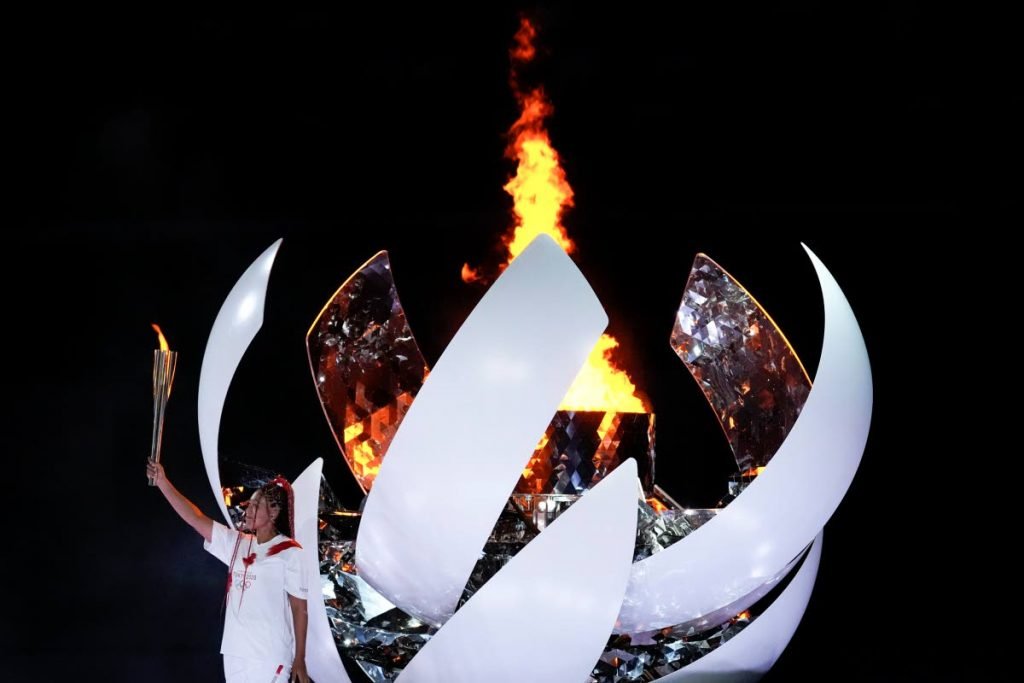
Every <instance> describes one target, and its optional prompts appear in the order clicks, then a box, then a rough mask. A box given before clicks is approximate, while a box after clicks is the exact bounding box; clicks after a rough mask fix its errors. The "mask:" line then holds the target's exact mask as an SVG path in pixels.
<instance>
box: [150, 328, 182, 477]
mask: <svg viewBox="0 0 1024 683" xmlns="http://www.w3.org/2000/svg"><path fill="white" fill-rule="evenodd" d="M153 329H154V330H156V333H157V335H158V336H159V338H160V348H159V349H155V350H154V351H153V445H152V447H151V448H150V451H149V459H150V460H152V461H153V462H160V444H161V443H162V442H163V439H164V411H165V410H166V409H167V401H168V399H170V398H171V385H172V384H174V369H175V367H176V366H177V364H178V352H177V351H171V350H170V348H169V347H168V346H167V339H165V338H164V333H163V332H161V331H160V326H159V325H157V324H156V323H154V324H153ZM149 485H150V486H156V482H155V481H154V480H153V479H150V480H149Z"/></svg>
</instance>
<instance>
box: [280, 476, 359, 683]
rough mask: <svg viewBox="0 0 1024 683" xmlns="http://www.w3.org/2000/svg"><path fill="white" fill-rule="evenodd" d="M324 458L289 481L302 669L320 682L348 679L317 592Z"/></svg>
mask: <svg viewBox="0 0 1024 683" xmlns="http://www.w3.org/2000/svg"><path fill="white" fill-rule="evenodd" d="M323 466H324V460H323V458H317V459H316V460H314V461H313V462H311V463H310V464H309V467H307V468H306V469H305V471H304V472H303V473H302V474H300V475H299V477H298V478H297V479H296V480H295V483H294V484H292V490H293V491H294V492H295V529H294V530H293V532H294V534H295V540H296V541H298V542H299V545H301V546H302V551H301V552H302V567H303V569H304V570H305V573H306V581H307V582H308V584H309V599H308V601H307V603H306V610H307V613H308V614H309V619H308V626H307V630H306V670H307V671H308V672H309V676H310V678H312V679H313V680H315V681H319V682H320V683H351V679H350V678H349V677H348V674H347V673H345V667H344V665H343V664H342V663H341V655H339V654H338V648H337V647H336V646H335V644H334V636H333V635H332V634H331V627H330V624H329V623H328V622H327V610H325V609H324V598H323V595H321V594H320V553H319V550H318V542H319V538H320V537H319V533H320V532H319V518H318V516H317V508H318V506H319V504H320V474H321V472H322V471H323Z"/></svg>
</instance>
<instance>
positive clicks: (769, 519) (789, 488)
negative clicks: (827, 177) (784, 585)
mask: <svg viewBox="0 0 1024 683" xmlns="http://www.w3.org/2000/svg"><path fill="white" fill-rule="evenodd" d="M804 248H805V249H807V247H806V246H805V247H804ZM807 253H808V255H809V256H810V258H811V261H812V263H813V264H814V267H815V270H816V271H817V274H818V279H819V281H820V283H821V290H822V295H823V298H824V304H825V331H824V338H823V343H822V352H821V360H820V362H819V364H818V372H817V375H816V377H815V379H814V386H813V388H812V389H811V392H810V395H809V396H808V398H807V403H806V404H805V405H804V408H803V411H802V412H801V413H800V417H799V419H797V421H796V424H795V425H794V426H793V429H792V431H791V432H790V433H789V435H788V436H787V437H786V440H785V441H784V442H783V444H782V446H781V447H780V448H779V451H778V452H777V453H776V454H775V456H774V457H773V458H772V460H771V462H770V463H769V464H768V466H767V467H766V468H765V470H764V472H763V473H762V474H761V475H760V476H758V477H757V479H755V480H754V481H753V482H752V483H751V484H750V486H748V487H747V488H746V490H744V491H743V493H742V494H741V495H740V496H739V497H738V498H737V499H736V500H734V501H733V502H732V503H730V504H729V506H728V507H727V508H725V509H724V510H722V511H721V512H719V513H718V514H717V515H716V516H715V517H714V519H712V520H710V521H709V522H708V523H706V524H704V525H703V526H702V527H700V528H699V529H697V530H696V531H695V532H694V533H692V534H690V535H689V536H687V537H686V538H684V539H683V540H681V541H680V542H678V543H676V544H675V545H673V546H671V547H669V548H667V549H666V550H663V551H662V552H660V553H657V554H655V555H652V556H651V557H649V558H647V559H645V560H643V561H641V562H638V563H636V564H635V565H633V573H632V576H631V577H630V584H629V588H628V589H627V591H626V599H625V601H624V603H623V607H622V612H621V613H620V615H619V620H620V623H619V625H618V629H620V630H621V631H624V632H632V631H646V630H651V629H655V628H661V627H664V626H671V625H673V624H679V623H682V622H686V621H690V620H691V619H697V618H700V617H702V616H703V615H706V614H708V613H710V612H713V611H715V610H717V609H719V608H721V607H722V606H724V605H727V604H729V603H732V602H735V601H736V600H738V599H739V598H741V597H742V596H744V595H746V594H748V593H750V592H751V591H753V590H754V589H756V588H757V587H758V586H759V585H761V584H763V583H764V582H765V581H766V580H767V579H769V578H770V577H772V576H774V575H776V574H777V573H778V572H779V571H780V570H781V569H782V568H783V567H784V566H785V565H786V564H787V563H788V562H790V561H791V560H792V559H793V558H794V557H796V556H797V554H798V553H800V551H801V550H802V549H803V548H804V547H806V545H807V544H808V543H809V542H810V540H811V539H813V538H814V537H815V536H816V535H817V533H818V532H819V531H820V530H821V529H822V527H824V525H825V522H826V521H827V520H828V518H829V517H830V516H831V515H832V513H833V512H834V511H835V509H836V507H837V506H838V505H839V502H840V501H841V500H842V499H843V496H844V495H845V493H846V490H847V489H848V488H849V486H850V482H851V481H852V480H853V476H854V474H855V473H856V471H857V466H858V465H859V464H860V459H861V455H862V454H863V451H864V445H865V442H866V441H867V436H868V427H869V423H870V421H871V403H872V383H871V368H870V365H869V363H868V355H867V350H866V349H865V347H864V339H863V337H862V336H861V332H860V328H859V327H858V326H857V320H856V318H855V317H854V314H853V311H852V310H851V309H850V305H849V303H848V302H847V300H846V297H845V296H844V295H843V292H842V290H841V289H840V288H839V285H838V284H837V283H836V281H835V279H834V278H833V277H832V275H831V273H829V272H828V270H827V269H826V268H825V266H824V265H823V264H822V263H821V261H820V260H818V258H817V257H816V256H815V255H814V254H813V253H811V251H810V250H809V249H807Z"/></svg>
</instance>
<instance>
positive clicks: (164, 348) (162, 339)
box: [153, 323, 171, 351]
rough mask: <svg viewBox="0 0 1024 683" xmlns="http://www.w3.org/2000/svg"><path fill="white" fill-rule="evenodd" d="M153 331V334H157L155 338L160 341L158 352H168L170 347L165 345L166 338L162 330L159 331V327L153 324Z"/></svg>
mask: <svg viewBox="0 0 1024 683" xmlns="http://www.w3.org/2000/svg"><path fill="white" fill-rule="evenodd" d="M153 331H154V332H156V334H157V337H158V338H159V340H160V350H161V351H169V350H170V348H171V347H170V346H168V344H167V338H166V337H164V333H163V331H162V330H161V329H160V326H159V325H157V324H156V323H153Z"/></svg>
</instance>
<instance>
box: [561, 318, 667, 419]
mask: <svg viewBox="0 0 1024 683" xmlns="http://www.w3.org/2000/svg"><path fill="white" fill-rule="evenodd" d="M618 345H619V342H618V341H617V340H616V339H615V337H612V336H611V335H608V334H602V335H601V338H600V339H599V340H598V341H597V344H596V345H595V346H594V348H593V350H592V351H591V352H590V357H589V358H587V364H586V365H584V366H583V369H582V370H580V374H578V375H576V379H575V380H574V381H573V383H572V386H571V387H569V392H568V393H567V394H566V395H565V398H563V399H562V404H561V405H560V406H559V409H560V410H613V411H617V412H620V413H648V412H650V408H649V407H648V406H647V405H645V403H644V401H643V399H641V398H640V397H639V396H637V395H636V386H635V385H634V384H633V381H632V380H631V379H630V378H629V375H627V374H626V372H625V371H624V370H620V369H619V368H617V367H615V366H614V365H613V364H612V361H611V352H612V349H614V348H615V347H617V346H618Z"/></svg>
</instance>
